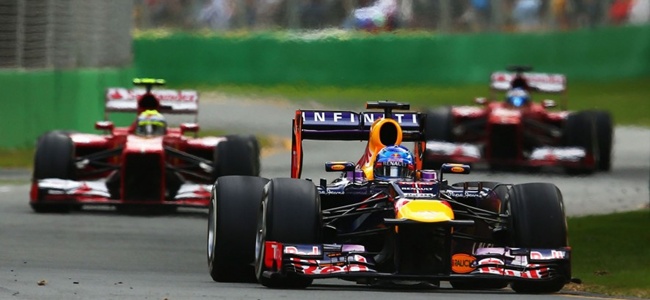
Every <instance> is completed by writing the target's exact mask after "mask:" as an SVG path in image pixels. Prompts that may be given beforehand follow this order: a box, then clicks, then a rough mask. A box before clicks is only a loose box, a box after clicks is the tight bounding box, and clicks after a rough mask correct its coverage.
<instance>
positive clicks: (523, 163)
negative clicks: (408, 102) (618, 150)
mask: <svg viewBox="0 0 650 300" xmlns="http://www.w3.org/2000/svg"><path fill="white" fill-rule="evenodd" d="M529 71H531V68H530V67H525V66H513V67H510V68H508V72H495V73H493V74H492V76H491V89H492V90H493V91H495V92H500V91H506V92H507V94H506V100H505V101H504V100H498V99H495V94H496V93H493V95H492V96H491V97H490V99H486V98H476V99H475V102H476V103H477V104H478V105H477V106H454V107H440V108H437V109H434V110H431V111H429V112H428V118H427V120H426V125H425V126H426V127H427V130H428V136H427V147H426V151H425V165H426V166H427V167H433V168H435V167H437V166H440V165H441V164H442V163H444V162H447V161H454V162H461V163H468V164H477V163H487V164H488V165H489V167H490V168H492V169H504V168H505V169H516V168H520V167H523V168H526V169H529V170H535V169H539V168H541V167H548V166H559V167H562V168H564V169H565V170H566V171H567V172H568V173H570V174H587V173H592V172H594V171H609V170H610V169H611V164H612V160H611V155H612V154H611V153H612V142H613V128H612V126H613V124H612V117H611V115H610V113H609V112H606V111H601V110H586V111H576V112H574V111H567V110H565V106H566V103H564V104H563V105H562V110H551V108H553V107H555V106H556V105H557V103H556V102H555V101H554V100H550V99H545V100H542V101H538V102H534V101H532V99H531V94H532V93H535V92H538V93H564V92H565V91H566V77H565V76H564V75H562V74H546V73H530V72H529ZM564 102H565V101H564Z"/></svg>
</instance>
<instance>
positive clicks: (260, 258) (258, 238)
mask: <svg viewBox="0 0 650 300" xmlns="http://www.w3.org/2000/svg"><path fill="white" fill-rule="evenodd" d="M259 213H260V217H259V218H258V219H257V232H256V233H255V275H256V277H257V278H258V279H259V278H261V277H262V271H263V269H264V244H265V242H266V226H265V224H266V201H262V203H261V204H260V211H259Z"/></svg>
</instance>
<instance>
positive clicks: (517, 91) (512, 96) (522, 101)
mask: <svg viewBox="0 0 650 300" xmlns="http://www.w3.org/2000/svg"><path fill="white" fill-rule="evenodd" d="M528 101H530V96H529V95H528V92H526V90H524V89H522V88H514V89H511V90H510V91H508V94H507V95H506V102H507V103H508V104H510V105H512V106H514V107H521V106H524V105H526V104H527V103H528Z"/></svg>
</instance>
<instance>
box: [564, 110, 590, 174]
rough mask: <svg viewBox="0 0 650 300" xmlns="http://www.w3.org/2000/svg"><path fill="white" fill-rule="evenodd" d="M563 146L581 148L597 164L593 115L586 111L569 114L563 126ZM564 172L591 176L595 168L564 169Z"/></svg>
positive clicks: (583, 166)
mask: <svg viewBox="0 0 650 300" xmlns="http://www.w3.org/2000/svg"><path fill="white" fill-rule="evenodd" d="M563 139H564V142H563V144H564V146H567V147H580V148H583V149H584V150H585V152H586V154H587V157H589V156H592V157H594V159H595V160H596V162H598V151H597V150H598V148H597V145H596V126H595V122H594V117H593V114H591V113H590V112H588V111H582V112H576V113H571V114H570V115H569V116H568V117H567V120H566V122H565V124H564V129H563ZM565 170H566V172H567V173H568V174H572V175H579V174H591V173H593V172H594V170H595V166H593V167H591V166H585V165H582V166H575V167H566V168H565Z"/></svg>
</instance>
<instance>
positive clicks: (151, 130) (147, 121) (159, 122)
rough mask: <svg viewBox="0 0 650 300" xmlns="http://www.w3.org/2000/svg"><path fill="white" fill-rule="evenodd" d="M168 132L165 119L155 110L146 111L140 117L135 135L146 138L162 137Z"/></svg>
mask: <svg viewBox="0 0 650 300" xmlns="http://www.w3.org/2000/svg"><path fill="white" fill-rule="evenodd" d="M166 132H167V122H166V121H165V117H164V116H163V115H162V114H161V113H159V112H158V111H157V110H155V109H150V110H145V111H143V112H142V113H140V115H139V116H138V119H137V121H136V128H135V134H137V135H140V136H145V137H152V136H161V135H164V134H165V133H166Z"/></svg>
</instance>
